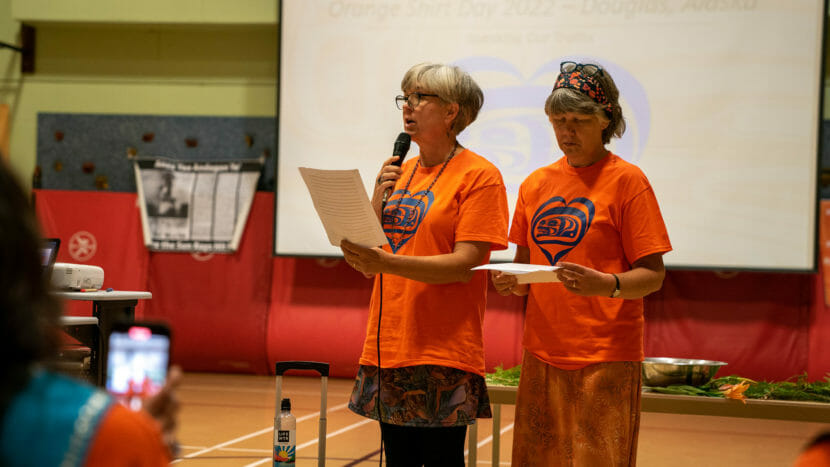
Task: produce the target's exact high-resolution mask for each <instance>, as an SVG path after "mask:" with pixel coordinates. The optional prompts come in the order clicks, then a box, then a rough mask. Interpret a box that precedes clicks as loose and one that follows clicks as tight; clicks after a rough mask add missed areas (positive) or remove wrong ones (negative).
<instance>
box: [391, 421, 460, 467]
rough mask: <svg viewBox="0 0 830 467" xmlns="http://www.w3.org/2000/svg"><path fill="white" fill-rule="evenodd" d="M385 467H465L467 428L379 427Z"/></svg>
mask: <svg viewBox="0 0 830 467" xmlns="http://www.w3.org/2000/svg"><path fill="white" fill-rule="evenodd" d="M380 432H381V435H383V445H384V452H385V453H386V465H387V467H410V466H417V467H420V466H422V465H423V466H426V467H443V466H447V467H450V466H459V467H464V440H465V439H466V438H467V426H466V425H465V426H453V427H448V428H424V427H413V426H400V425H390V424H388V423H381V424H380Z"/></svg>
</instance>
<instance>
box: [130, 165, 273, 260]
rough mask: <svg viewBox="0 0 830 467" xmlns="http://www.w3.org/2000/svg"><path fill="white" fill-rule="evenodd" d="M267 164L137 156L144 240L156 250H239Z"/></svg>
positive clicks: (136, 169) (136, 175) (225, 251)
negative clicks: (261, 172)
mask: <svg viewBox="0 0 830 467" xmlns="http://www.w3.org/2000/svg"><path fill="white" fill-rule="evenodd" d="M262 164H263V161H262V160H234V161H224V162H223V161H204V162H194V161H177V160H172V159H165V158H150V157H142V158H138V159H136V161H135V178H136V187H137V190H138V199H139V202H140V210H141V224H142V230H143V233H144V244H145V245H146V246H147V248H149V249H150V250H154V251H181V252H211V253H232V252H234V251H236V249H237V247H238V246H239V241H240V239H241V238H242V233H243V231H244V230H245V223H246V221H247V219H248V213H249V211H250V209H251V203H252V202H253V199H254V193H255V192H256V186H257V180H258V179H259V174H260V171H261V170H262Z"/></svg>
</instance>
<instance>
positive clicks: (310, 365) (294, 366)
mask: <svg viewBox="0 0 830 467" xmlns="http://www.w3.org/2000/svg"><path fill="white" fill-rule="evenodd" d="M289 370H312V371H316V372H317V373H320V376H325V377H326V378H328V376H329V364H328V363H322V362H308V361H292V362H277V364H276V373H277V376H282V375H283V374H285V372H286V371H289Z"/></svg>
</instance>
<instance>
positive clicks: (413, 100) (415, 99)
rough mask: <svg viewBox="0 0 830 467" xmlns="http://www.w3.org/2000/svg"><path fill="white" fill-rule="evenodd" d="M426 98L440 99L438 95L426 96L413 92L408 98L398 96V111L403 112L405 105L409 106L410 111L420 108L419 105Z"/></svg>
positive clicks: (396, 99) (396, 102)
mask: <svg viewBox="0 0 830 467" xmlns="http://www.w3.org/2000/svg"><path fill="white" fill-rule="evenodd" d="M424 97H439V96H438V94H424V93H422V92H413V93H412V94H410V95H408V96H396V97H395V105H397V106H398V110H403V105H404V103H406V105H408V106H409V108H410V109H414V108H415V107H418V104H420V103H421V99H422V98H424Z"/></svg>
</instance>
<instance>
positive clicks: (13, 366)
mask: <svg viewBox="0 0 830 467" xmlns="http://www.w3.org/2000/svg"><path fill="white" fill-rule="evenodd" d="M40 248H41V237H40V234H39V229H38V226H37V222H36V219H35V215H34V211H33V210H32V208H31V206H30V205H29V203H28V201H27V197H26V194H25V192H24V191H23V189H22V188H21V186H20V185H19V183H18V182H17V180H16V179H15V178H14V175H13V174H12V172H11V170H10V169H9V168H8V167H7V166H6V164H5V163H4V162H3V161H2V160H0V320H1V321H0V323H2V325H0V329H2V330H1V331H0V346H2V355H3V358H2V359H0V374H2V375H3V377H2V385H0V465H14V466H26V465H31V466H45V465H55V466H56V465H60V466H81V465H83V466H127V465H129V466H160V465H167V464H168V463H169V462H170V460H171V453H170V450H169V448H168V445H169V444H168V443H169V442H171V441H173V440H174V439H175V436H174V430H175V426H176V418H177V411H178V403H177V401H176V399H175V386H176V385H177V384H178V382H179V380H180V378H181V372H180V370H179V369H178V368H173V369H171V372H170V375H169V378H168V383H167V385H165V387H164V388H163V389H162V391H161V392H160V393H158V394H157V395H156V396H155V397H153V398H151V399H148V400H147V401H146V404H145V409H146V413H145V412H144V411H142V412H133V411H131V410H130V409H128V408H126V407H124V406H122V405H120V404H118V403H116V402H114V400H113V398H112V397H110V396H109V395H108V394H106V393H105V392H104V391H102V390H100V389H97V388H94V387H92V386H89V385H87V384H85V383H82V382H80V381H76V380H74V379H72V378H70V377H67V376H63V375H60V374H57V373H55V372H53V371H50V370H48V369H46V367H45V365H44V364H43V363H42V362H45V361H47V360H48V359H49V358H51V357H53V356H55V355H56V352H57V348H58V344H59V342H60V341H59V338H60V335H59V332H60V329H59V318H60V314H61V309H60V305H59V303H58V302H56V300H55V299H54V298H53V297H52V296H51V295H50V294H49V293H48V283H47V282H48V279H47V278H46V276H45V274H43V271H42V269H41V263H40V259H39V254H40V253H39V251H40Z"/></svg>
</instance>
